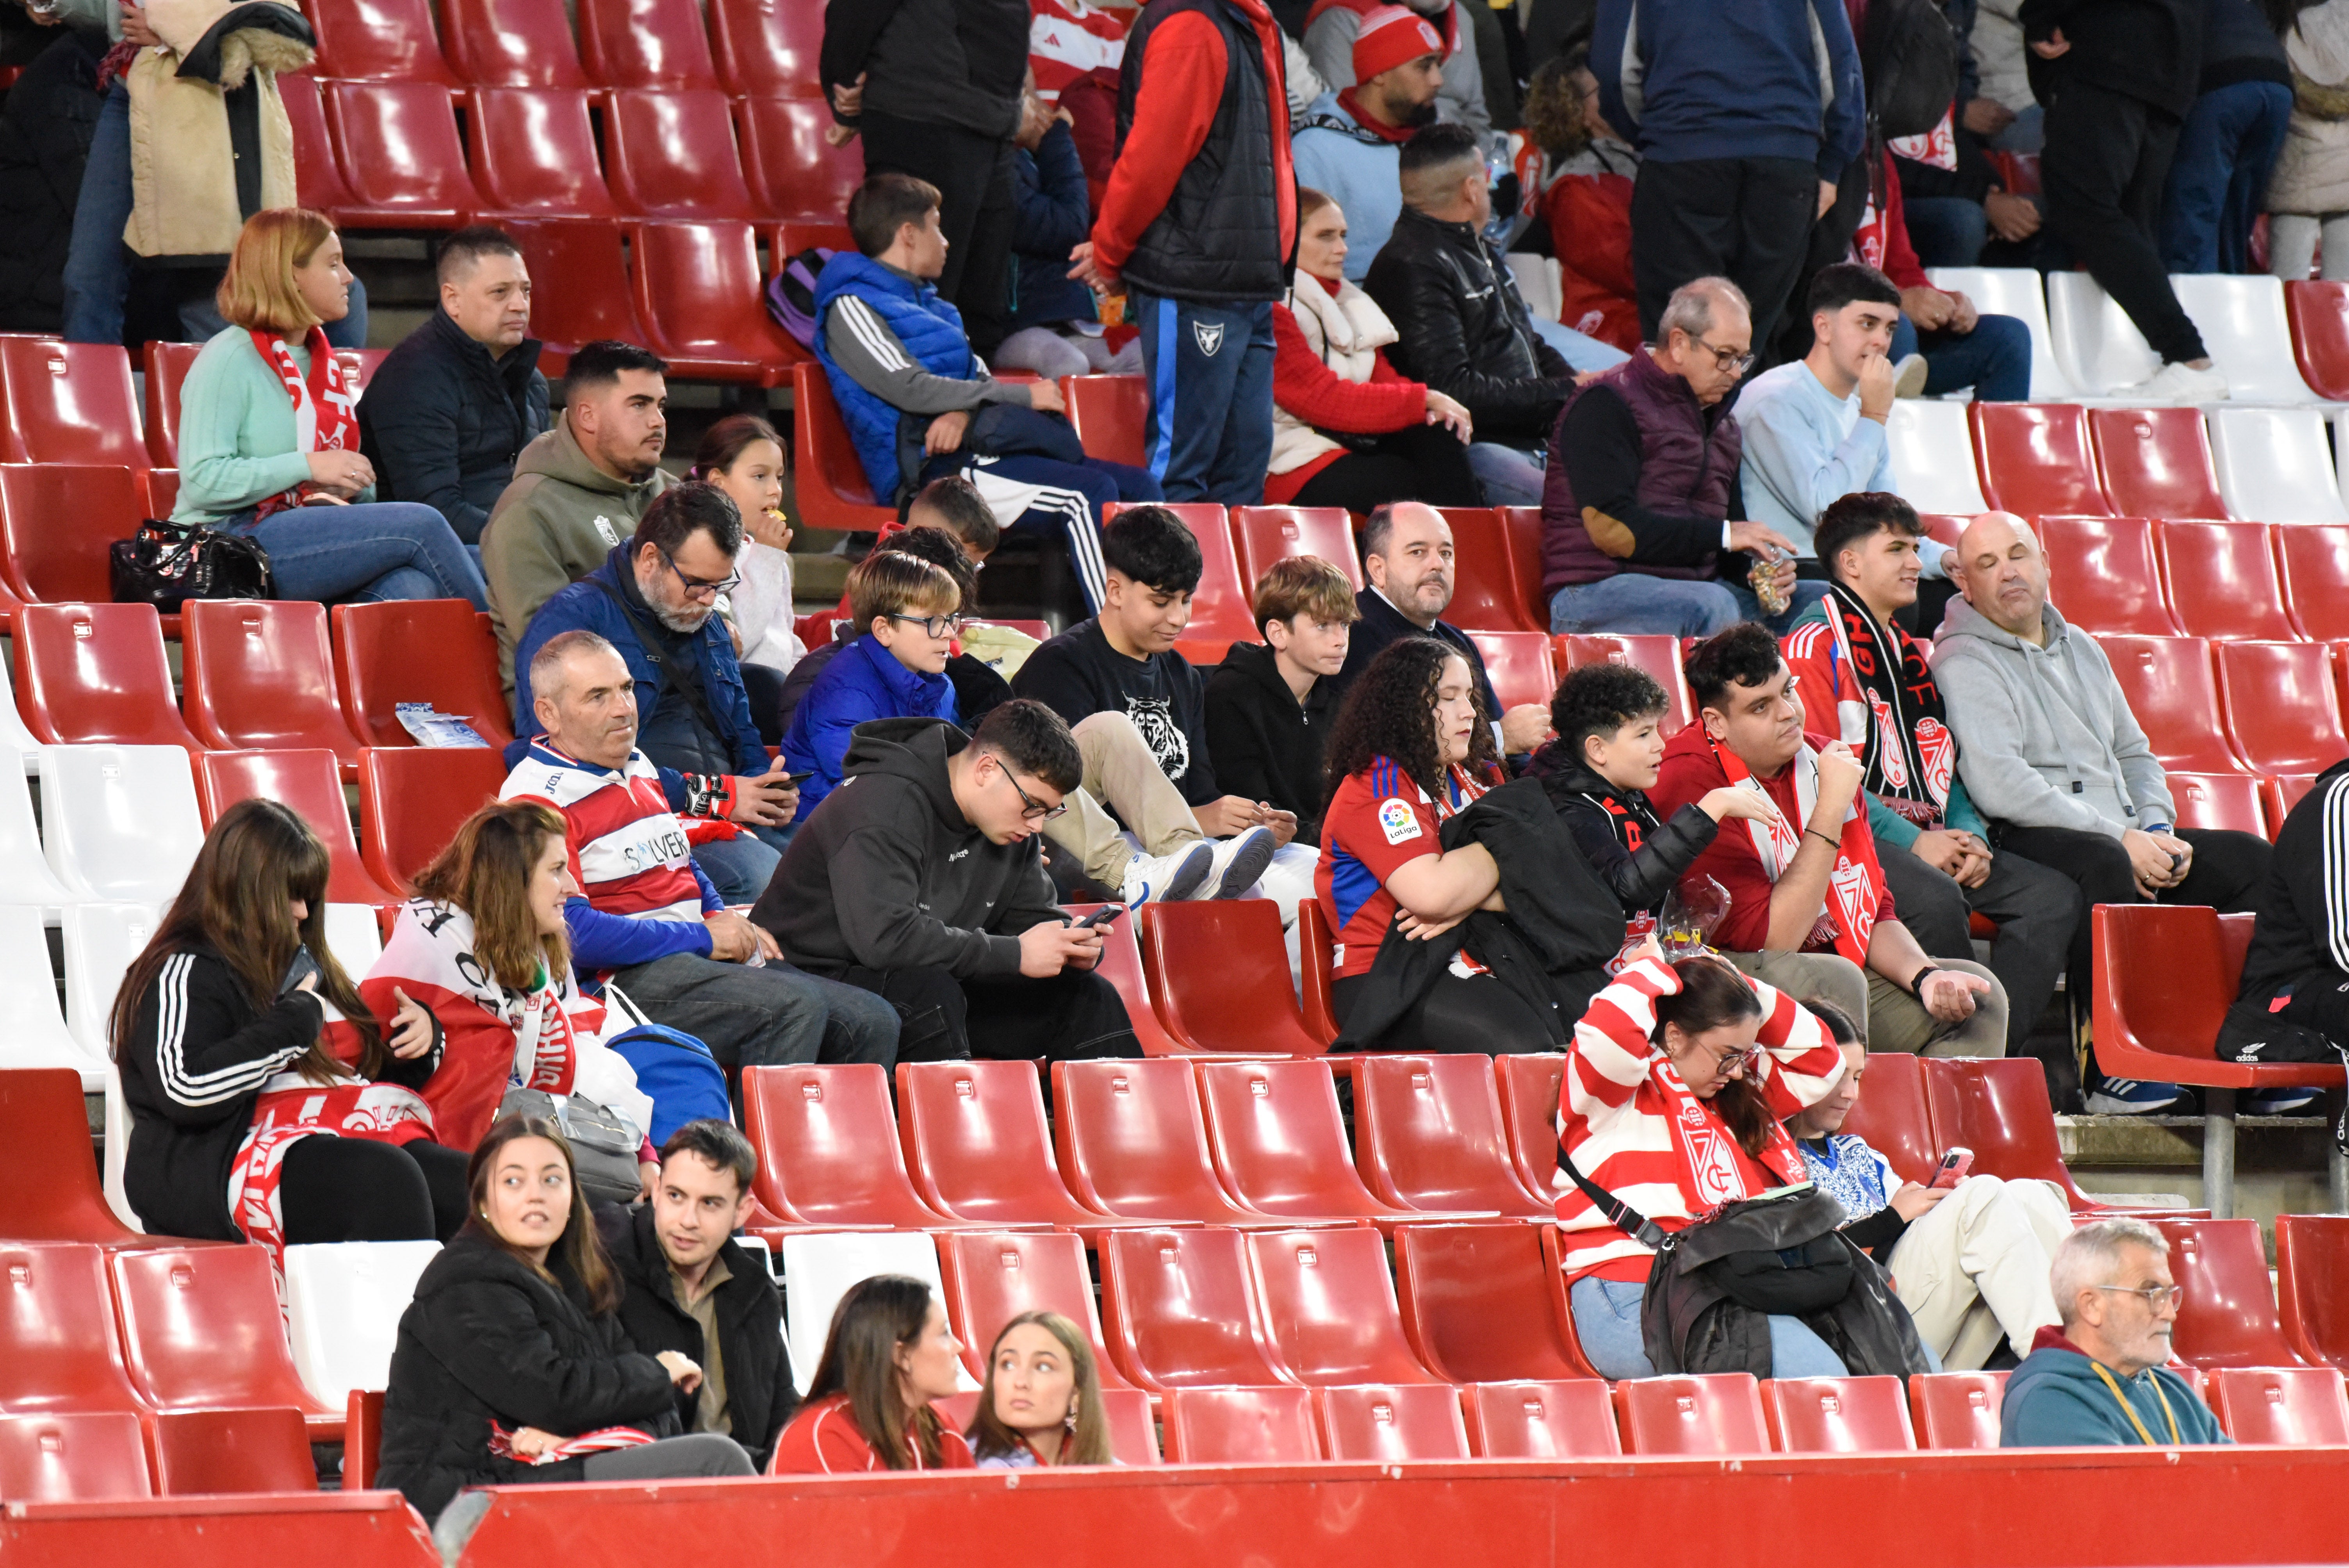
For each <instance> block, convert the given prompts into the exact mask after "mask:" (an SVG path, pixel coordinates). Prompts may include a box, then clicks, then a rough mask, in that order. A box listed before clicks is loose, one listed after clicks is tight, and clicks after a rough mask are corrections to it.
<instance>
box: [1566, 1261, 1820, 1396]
mask: <svg viewBox="0 0 2349 1568" xmlns="http://www.w3.org/2000/svg"><path fill="white" fill-rule="evenodd" d="M1647 1294H1648V1292H1647V1287H1646V1286H1645V1285H1643V1284H1633V1283H1631V1282H1630V1281H1629V1280H1616V1279H1600V1278H1599V1276H1598V1275H1596V1274H1585V1275H1583V1277H1582V1278H1580V1279H1578V1280H1576V1281H1575V1282H1574V1288H1573V1289H1572V1290H1571V1291H1569V1292H1568V1300H1569V1301H1570V1302H1571V1303H1572V1304H1573V1306H1574V1332H1575V1336H1576V1337H1577V1338H1578V1339H1579V1340H1581V1341H1582V1354H1583V1355H1584V1357H1587V1358H1588V1360H1589V1362H1590V1365H1591V1366H1593V1367H1597V1368H1598V1370H1599V1376H1600V1377H1608V1378H1613V1379H1617V1380H1620V1379H1622V1378H1625V1377H1654V1376H1655V1375H1656V1364H1655V1363H1654V1362H1652V1361H1651V1360H1649V1359H1648V1349H1647V1345H1646V1342H1645V1340H1644V1339H1643V1338H1642V1336H1641V1335H1640V1302H1641V1300H1642V1299H1643V1298H1645V1296H1646V1295H1647ZM1845 1370H1846V1369H1845V1367H1844V1364H1843V1358H1842V1357H1839V1356H1837V1354H1836V1353H1835V1352H1834V1351H1833V1350H1832V1349H1830V1348H1828V1346H1827V1342H1826V1340H1824V1339H1821V1338H1820V1337H1819V1336H1817V1335H1816V1334H1814V1333H1812V1332H1811V1330H1810V1329H1809V1328H1808V1327H1807V1326H1806V1325H1805V1324H1804V1323H1803V1321H1802V1319H1800V1318H1798V1317H1781V1316H1778V1315H1775V1314H1773V1315H1772V1316H1771V1318H1770V1376H1772V1377H1843V1376H1844V1375H1845Z"/></svg>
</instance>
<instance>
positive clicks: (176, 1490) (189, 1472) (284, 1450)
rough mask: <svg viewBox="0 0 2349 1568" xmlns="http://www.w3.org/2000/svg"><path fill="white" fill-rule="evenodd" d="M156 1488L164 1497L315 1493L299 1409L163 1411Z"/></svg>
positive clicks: (315, 1480) (315, 1479) (158, 1419)
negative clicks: (272, 1492)
mask: <svg viewBox="0 0 2349 1568" xmlns="http://www.w3.org/2000/svg"><path fill="white" fill-rule="evenodd" d="M155 1490H156V1491H158V1492H160V1493H161V1494H162V1495H163V1496H165V1497H189V1496H193V1495H197V1494H200V1493H204V1492H223V1491H317V1490H318V1471H317V1468H316V1466H315V1465H313V1464H312V1463H311V1462H310V1438H309V1434H308V1432H307V1431H306V1430H305V1429H304V1428H303V1425H302V1412H301V1411H299V1410H290V1409H285V1408H280V1407H272V1408H266V1409H256V1410H165V1411H163V1412H162V1413H161V1414H160V1415H159V1416H157V1417H156V1418H155Z"/></svg>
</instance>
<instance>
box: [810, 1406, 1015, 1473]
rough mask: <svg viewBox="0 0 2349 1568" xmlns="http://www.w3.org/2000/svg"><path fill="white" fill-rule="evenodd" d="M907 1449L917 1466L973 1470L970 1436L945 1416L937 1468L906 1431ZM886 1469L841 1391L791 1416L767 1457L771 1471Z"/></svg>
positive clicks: (941, 1422) (850, 1471) (939, 1438)
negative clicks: (768, 1457)
mask: <svg viewBox="0 0 2349 1568" xmlns="http://www.w3.org/2000/svg"><path fill="white" fill-rule="evenodd" d="M905 1447H906V1449H907V1451H908V1452H910V1453H911V1454H912V1455H913V1457H914V1468H915V1469H916V1470H930V1469H937V1470H970V1469H972V1468H974V1464H973V1461H972V1460H971V1457H970V1442H969V1440H968V1439H966V1438H965V1437H964V1436H963V1435H962V1434H961V1433H960V1432H957V1431H956V1430H955V1429H954V1427H953V1425H952V1424H951V1423H949V1422H947V1421H945V1420H943V1419H942V1420H940V1421H939V1422H938V1462H937V1464H936V1466H930V1465H926V1464H924V1463H923V1462H922V1446H921V1444H919V1443H918V1442H916V1441H915V1440H914V1434H913V1433H912V1431H910V1430H908V1431H907V1432H906V1434H905ZM887 1468H888V1467H887V1466H886V1465H885V1464H883V1463H882V1462H881V1456H880V1455H879V1454H878V1453H876V1452H874V1448H873V1445H872V1444H871V1443H869V1442H867V1441H865V1439H864V1433H863V1432H862V1431H860V1430H858V1429H857V1426H856V1414H855V1412H854V1411H853V1410H851V1409H850V1408H848V1396H847V1395H845V1394H829V1395H826V1396H825V1397H824V1398H821V1399H818V1400H817V1401H815V1403H813V1404H812V1405H809V1406H807V1407H806V1408H803V1409H802V1410H801V1411H800V1413H799V1414H798V1415H796V1416H794V1417H792V1424H791V1425H790V1426H788V1427H785V1428H784V1429H783V1435H782V1436H781V1437H779V1438H777V1439H775V1457H774V1458H773V1459H771V1460H768V1461H767V1473H768V1474H769V1475H855V1474H860V1473H862V1472H864V1471H865V1470H886V1469H887Z"/></svg>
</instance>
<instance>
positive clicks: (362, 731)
mask: <svg viewBox="0 0 2349 1568" xmlns="http://www.w3.org/2000/svg"><path fill="white" fill-rule="evenodd" d="M332 620H333V623H334V633H335V635H334V644H335V680H336V686H337V687H338V688H339V689H340V692H341V696H342V703H343V717H344V719H345V720H346V721H347V723H348V725H349V727H350V729H351V733H352V734H354V735H356V736H357V738H359V740H360V741H361V742H363V743H364V744H366V745H368V746H385V747H397V746H411V745H414V744H415V742H414V740H413V738H411V737H410V736H409V733H408V731H407V729H406V728H404V727H402V726H401V724H400V722H399V711H398V710H399V705H400V704H401V703H404V702H429V703H430V704H431V705H432V707H433V708H434V709H435V710H436V711H437V712H440V713H447V714H455V715H457V716H458V717H461V718H463V719H464V720H465V721H466V722H467V723H469V724H471V726H472V727H473V728H474V730H475V731H476V732H477V733H479V734H480V736H481V738H482V739H484V740H486V741H488V742H489V743H490V747H491V748H492V751H494V750H496V749H497V748H501V747H503V746H504V745H506V744H507V743H508V742H509V741H511V740H512V739H513V738H514V732H513V723H512V719H511V717H509V716H510V715H511V714H512V711H513V709H512V707H511V705H510V704H509V703H508V702H507V700H506V695H505V690H504V688H503V687H502V686H501V685H500V683H499V679H498V645H497V639H496V637H495V636H493V635H492V634H491V632H490V628H489V625H488V624H487V621H486V618H485V617H484V616H482V615H481V613H480V612H479V611H477V610H475V609H474V608H473V607H472V605H471V604H469V603H466V602H465V601H464V600H462V599H392V600H386V601H384V602H383V603H378V604H337V605H336V606H335V607H334V612H333V615H332Z"/></svg>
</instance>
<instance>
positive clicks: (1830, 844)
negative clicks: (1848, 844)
mask: <svg viewBox="0 0 2349 1568" xmlns="http://www.w3.org/2000/svg"><path fill="white" fill-rule="evenodd" d="M1803 831H1805V832H1806V833H1808V834H1810V836H1811V837H1813V838H1815V839H1816V840H1817V841H1819V842H1821V843H1823V844H1825V845H1826V847H1827V848H1829V849H1831V850H1833V851H1836V853H1837V854H1841V853H1843V845H1842V844H1841V843H1839V842H1837V841H1836V840H1834V839H1830V838H1828V837H1827V836H1826V834H1825V833H1822V832H1820V831H1819V830H1817V829H1816V828H1805V829H1804V830H1803Z"/></svg>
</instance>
